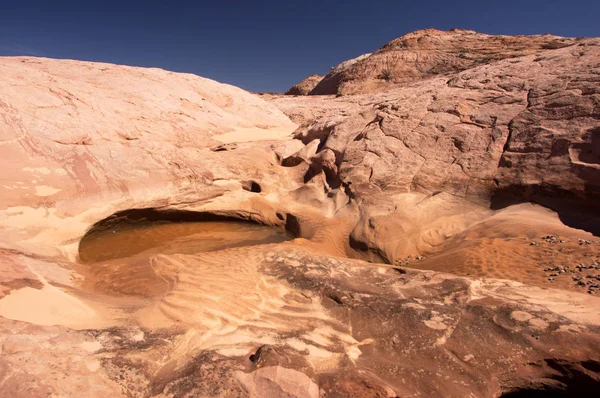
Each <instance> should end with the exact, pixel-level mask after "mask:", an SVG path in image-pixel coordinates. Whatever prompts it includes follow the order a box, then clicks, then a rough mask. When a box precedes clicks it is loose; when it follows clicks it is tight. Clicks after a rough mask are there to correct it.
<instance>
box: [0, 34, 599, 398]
mask: <svg viewBox="0 0 600 398" xmlns="http://www.w3.org/2000/svg"><path fill="white" fill-rule="evenodd" d="M486 40H487V42H486ZM478 41H481V42H482V43H484V42H485V43H487V44H486V45H485V46H484V45H483V44H481V46H480V45H479V44H477V42H478ZM490 43H492V44H493V45H491V44H490ZM598 45H599V43H598V40H597V39H586V40H571V39H562V38H556V37H552V36H539V37H534V38H524V37H517V38H509V37H491V36H486V35H479V34H475V33H473V32H466V31H453V32H416V33H414V34H412V35H407V36H405V37H403V38H401V39H398V40H396V41H393V42H392V43H390V44H389V45H387V46H386V47H384V48H383V49H382V50H380V51H378V52H377V53H375V54H373V55H371V56H367V57H365V58H363V59H359V60H354V61H352V62H348V63H346V64H344V68H339V69H337V70H336V71H335V73H333V72H334V71H332V73H333V75H335V74H336V73H337V74H338V75H339V76H345V77H344V79H346V80H345V81H346V83H348V84H347V85H346V86H344V85H345V84H346V83H341V86H340V87H342V86H343V87H347V88H348V89H349V90H350V89H351V88H352V87H353V85H354V87H355V88H356V90H358V91H357V92H365V91H367V92H373V91H372V90H380V89H381V88H382V87H380V86H379V84H380V83H381V82H380V81H379V80H381V79H377V78H374V77H369V78H367V79H364V80H360V79H358V80H352V81H351V80H347V78H346V77H347V76H353V74H354V73H355V72H353V71H355V70H359V68H361V67H366V66H365V65H369V64H368V63H369V62H371V61H369V60H371V59H378V58H379V57H380V56H381V54H380V53H384V52H388V53H389V54H388V55H391V54H396V55H398V54H404V55H402V56H399V58H398V59H399V60H404V59H405V60H407V61H406V63H405V64H406V65H408V60H410V59H412V58H411V57H413V56H414V55H415V54H416V55H418V57H419V59H420V60H421V61H422V62H423V63H422V65H424V67H423V68H421V69H418V71H419V73H416V72H415V73H413V72H410V71H409V70H408V69H406V70H405V69H403V68H404V66H402V65H404V64H402V63H401V62H400V61H398V63H397V65H400V66H398V68H399V69H398V71H404V72H406V78H407V79H408V80H405V81H404V80H403V81H397V82H393V81H391V79H390V81H389V82H388V81H385V84H386V85H387V86H386V87H385V91H384V92H377V93H372V94H361V95H344V96H341V97H337V98H335V97H333V96H308V97H292V96H285V97H284V96H273V95H262V96H255V95H251V94H249V93H246V92H244V91H242V90H240V89H237V88H234V87H231V86H227V85H222V84H219V83H216V82H213V81H210V80H207V79H202V78H199V77H196V76H192V75H184V74H176V73H171V72H166V71H161V70H155V69H142V68H130V67H121V66H115V65H107V64H98V63H86V62H76V61H57V60H48V59H37V58H1V59H0V72H1V73H2V76H3V79H2V82H0V116H1V118H0V155H1V156H0V166H1V167H2V169H1V171H0V179H1V181H0V182H1V183H0V193H1V194H2V196H0V264H1V267H0V344H1V347H2V351H1V353H2V355H0V378H1V379H2V380H3V381H2V383H0V395H3V396H4V395H6V396H15V397H19V396H53V395H55V396H76V395H77V396H79V395H81V394H84V395H85V396H90V397H94V396H97V397H104V396H107V395H112V396H130V397H131V396H133V397H147V396H164V397H180V396H231V397H239V396H260V397H263V396H275V397H277V396H286V397H290V396H292V397H306V396H309V397H317V396H321V397H340V396H355V397H361V396H364V397H372V396H380V397H394V396H407V395H408V396H411V395H412V396H427V397H430V396H444V397H446V396H457V397H463V396H476V397H498V396H503V395H506V396H511V394H513V395H512V396H515V395H516V396H518V395H519V394H530V393H540V392H545V393H554V394H557V395H560V394H570V395H578V396H586V394H588V395H589V396H592V394H593V392H594V391H597V389H598V385H599V383H600V371H599V369H600V317H599V314H600V298H599V297H598V294H600V286H598V287H595V285H594V284H597V283H598V282H600V280H599V278H600V258H599V256H598V247H600V246H599V245H600V240H599V239H598V238H597V236H594V232H595V230H594V228H593V226H594V225H599V224H596V221H597V217H598V207H597V204H598V203H599V202H598V199H600V198H599V195H598V187H599V180H598V178H599V169H598V164H597V163H598V162H597V159H596V158H597V157H598V156H597V155H598V148H597V147H598V145H597V144H598V134H597V133H598V131H597V130H598V123H599V116H598V115H599V111H598V109H599V105H598V104H599V99H598V95H599V87H600V80H599V79H598V76H600V69H599V68H600V47H599V46H598ZM461 48H462V49H466V51H461V50H460V49H461ZM384 50H385V51H384ZM426 54H427V56H425V55H426ZM411 62H412V65H413V66H414V60H413V61H411ZM361 65H362V66H361ZM436 65H437V66H436ZM440 65H446V66H447V67H445V68H446V69H444V70H438V69H439V68H440V67H441V66H440ZM407 68H408V67H407ZM436 68H437V69H436ZM371 72H373V73H380V72H381V71H371V70H370V69H369V73H370V74H369V76H371ZM333 75H332V76H333ZM373 76H374V75H373ZM330 77H331V76H330ZM336 79H337V77H336ZM361 79H362V78H361ZM370 79H371V80H372V79H375V80H378V82H377V84H375V85H371V83H372V82H371V80H370ZM324 80H325V79H324ZM365 82H366V83H365ZM368 82H371V83H368ZM363 83H364V84H365V85H363ZM317 87H318V86H317ZM365 87H366V88H365ZM388 88H390V89H389V90H388ZM265 99H266V100H268V101H265ZM286 115H287V116H286ZM288 117H289V118H288ZM294 131H295V132H294ZM293 132H294V133H293ZM530 201H537V203H539V204H541V205H544V206H546V207H542V206H540V205H538V204H531V203H526V202H530ZM574 209H575V210H578V211H579V214H577V212H575V211H573V210H574ZM232 218H233V219H238V220H250V221H254V222H258V223H261V224H264V225H267V226H270V227H273V228H280V229H282V230H283V229H284V228H285V229H287V230H288V232H289V233H291V234H293V235H294V236H295V239H293V240H291V241H288V242H283V243H269V244H259V245H254V246H249V245H248V246H239V247H228V248H225V249H219V247H221V248H222V247H226V245H223V246H219V245H216V246H215V248H214V250H198V251H197V252H194V251H193V249H192V250H190V249H188V247H189V246H186V245H184V246H185V247H186V249H185V250H178V249H177V247H179V246H178V245H172V246H170V250H167V251H162V252H161V251H160V250H159V249H156V250H145V251H141V252H138V251H136V252H135V253H134V254H131V255H130V256H128V257H124V258H118V257H111V256H108V257H106V258H105V257H102V259H101V260H98V261H88V262H83V261H80V260H81V259H80V258H79V255H80V253H81V248H80V242H81V241H82V239H83V238H84V237H85V238H86V239H87V238H89V237H90V236H103V234H105V235H107V234H112V233H114V234H118V233H119V231H121V230H125V231H129V230H126V228H129V227H128V226H127V225H129V224H128V223H141V224H136V225H138V226H140V225H142V226H143V225H146V224H143V223H152V222H157V223H166V222H189V221H194V222H200V221H203V220H204V221H214V220H222V219H232ZM129 232H131V231H129ZM147 233H150V228H149V229H148V231H147ZM91 234H92V235H91ZM93 234H98V235H93ZM596 235H597V232H596ZM114 236H115V239H117V237H118V236H120V235H114ZM223 236H226V235H223ZM192 238H193V236H192V237H191V238H190V237H186V239H192ZM130 239H135V237H133V238H131V237H130ZM219 239H220V238H219ZM244 239H246V238H244ZM85 241H86V242H87V240H85ZM187 243H189V242H187ZM204 249H207V248H204ZM365 259H368V260H373V261H377V262H380V263H379V264H374V263H372V262H366V261H364V260H365ZM574 262H577V263H579V264H574ZM384 263H385V264H384ZM417 268H421V270H419V269H417ZM448 271H449V272H452V274H451V273H448ZM498 278H500V279H498ZM510 279H513V280H510ZM523 283H525V284H523Z"/></svg>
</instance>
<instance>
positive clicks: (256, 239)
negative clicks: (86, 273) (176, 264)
mask: <svg viewBox="0 0 600 398" xmlns="http://www.w3.org/2000/svg"><path fill="white" fill-rule="evenodd" d="M288 239H290V237H289V236H288V235H287V234H286V233H285V232H284V231H282V230H279V229H275V228H270V227H266V226H263V225H258V224H253V223H248V222H237V221H211V222H208V221H207V222H205V221H203V222H185V223H160V224H158V223H153V224H145V225H134V226H126V227H120V228H117V229H114V230H113V229H110V230H105V231H102V232H99V233H94V234H91V235H88V236H86V237H85V238H84V239H82V241H81V243H80V245H79V259H80V261H81V262H82V263H96V262H104V261H108V260H116V259H121V258H126V257H131V256H134V255H137V254H139V253H143V252H146V253H145V254H146V255H148V256H149V255H152V254H156V253H161V254H177V253H181V254H193V253H199V252H208V251H214V250H221V249H226V248H231V247H240V246H252V245H259V244H265V243H279V242H283V241H286V240H288Z"/></svg>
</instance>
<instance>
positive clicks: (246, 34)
mask: <svg viewBox="0 0 600 398" xmlns="http://www.w3.org/2000/svg"><path fill="white" fill-rule="evenodd" d="M423 28H437V29H444V30H445V29H451V28H463V29H473V30H477V31H480V32H485V33H495V34H511V35H512V34H537V33H552V34H556V35H560V36H600V0H587V1H584V0H569V1H557V0H519V1H513V0H503V1H495V0H486V1H483V0H465V1H448V0H429V1H424V0H411V1H403V0H396V1H392V0H345V1H342V0H322V1H313V0H305V1H295V0H287V1H286V0H279V1H276V0H265V1H250V0H245V1H244V0H239V1H234V0H213V1H177V0H174V1H168V0H162V1H160V2H158V1H153V0H145V1H127V0H121V1H114V0H104V1H102V0H95V1H89V0H56V1H52V0H0V55H34V56H43V57H52V58H70V59H79V60H90V61H104V62H112V63H117V64H126V65H137V66H152V67H160V68H164V69H168V70H173V71H178V72H191V73H195V74H198V75H201V76H205V77H209V78H212V79H215V80H219V81H222V82H227V83H231V84H234V85H237V86H240V87H243V88H245V89H247V90H252V91H273V92H278V91H284V90H286V89H287V88H289V87H290V86H292V85H293V84H295V83H297V82H298V81H300V80H302V79H303V78H304V77H306V76H308V75H311V74H314V73H319V74H325V73H326V72H327V71H328V70H329V68H331V67H333V66H335V65H337V64H338V63H340V62H341V61H344V60H346V59H349V58H354V57H356V56H358V55H360V54H363V53H367V52H372V51H374V50H376V49H377V48H379V47H381V46H382V45H384V44H385V43H387V42H388V41H390V40H392V39H394V38H396V37H399V36H402V35H403V34H405V33H408V32H411V31H413V30H417V29H423ZM1 78H2V77H1V76H0V79H1Z"/></svg>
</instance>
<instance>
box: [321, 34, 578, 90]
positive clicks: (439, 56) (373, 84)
mask: <svg viewBox="0 0 600 398" xmlns="http://www.w3.org/2000/svg"><path fill="white" fill-rule="evenodd" d="M578 41H579V40H575V39H571V38H564V37H558V36H552V35H549V34H547V35H537V36H497V35H487V34H483V33H477V32H474V31H469V30H461V29H452V30H450V31H440V30H436V29H424V30H418V31H416V32H412V33H409V34H407V35H405V36H402V37H399V38H397V39H394V40H392V41H391V42H389V43H387V44H386V45H384V46H383V47H381V48H380V49H378V50H377V51H375V52H374V53H373V54H365V55H361V56H360V57H358V58H355V59H353V60H350V61H345V62H343V63H342V64H340V65H339V66H337V67H335V68H333V69H332V70H331V71H330V72H329V73H328V74H327V76H325V78H324V79H323V80H322V81H321V82H320V83H319V84H318V85H317V86H316V87H315V88H314V89H313V90H312V91H311V92H310V94H311V95H327V94H344V95H345V94H366V93H377V92H381V91H383V90H388V89H390V88H394V87H397V86H399V85H403V84H406V83H411V82H416V81H420V80H424V79H428V78H431V77H436V76H439V75H448V74H452V73H457V72H461V71H463V70H466V69H470V68H473V67H476V66H480V65H485V64H491V63H494V62H496V61H499V60H502V59H509V58H517V57H521V56H524V55H534V54H540V53H543V52H545V51H546V50H553V49H558V48H563V47H567V46H570V45H573V44H574V43H577V42H578Z"/></svg>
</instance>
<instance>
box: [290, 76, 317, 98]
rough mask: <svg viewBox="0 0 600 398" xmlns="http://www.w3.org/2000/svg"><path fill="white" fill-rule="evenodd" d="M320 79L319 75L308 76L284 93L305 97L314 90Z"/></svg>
mask: <svg viewBox="0 0 600 398" xmlns="http://www.w3.org/2000/svg"><path fill="white" fill-rule="evenodd" d="M322 79H323V76H321V75H312V76H309V77H307V78H306V79H304V80H302V81H301V82H300V83H298V84H296V85H294V86H293V87H292V88H290V89H289V90H288V91H286V92H285V95H307V94H308V93H310V92H311V91H312V90H313V89H314V88H315V86H316V85H317V84H319V82H320V81H321V80H322Z"/></svg>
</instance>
